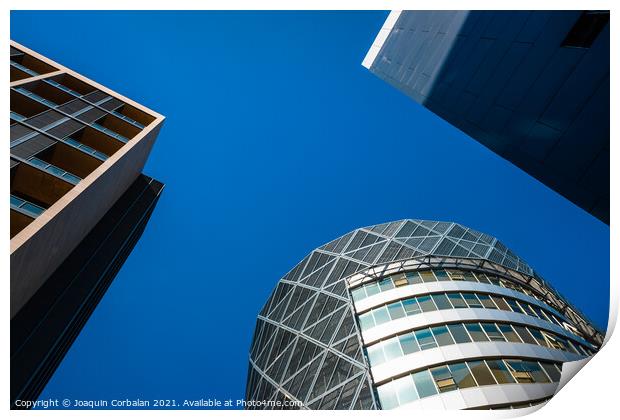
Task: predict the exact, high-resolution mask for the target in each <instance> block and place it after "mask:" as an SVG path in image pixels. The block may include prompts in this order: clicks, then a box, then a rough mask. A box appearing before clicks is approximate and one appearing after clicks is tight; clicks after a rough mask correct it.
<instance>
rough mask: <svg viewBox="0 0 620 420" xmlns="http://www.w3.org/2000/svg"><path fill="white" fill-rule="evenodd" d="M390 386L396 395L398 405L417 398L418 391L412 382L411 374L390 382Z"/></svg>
mask: <svg viewBox="0 0 620 420" xmlns="http://www.w3.org/2000/svg"><path fill="white" fill-rule="evenodd" d="M392 384H393V385H392V386H393V389H394V391H395V392H396V395H397V397H398V403H399V405H405V404H407V403H409V402H411V401H415V400H417V399H418V398H419V397H418V392H417V391H416V389H415V385H414V384H413V378H412V377H411V375H407V376H405V377H404V378H400V379H396V380H395V381H393V382H392Z"/></svg>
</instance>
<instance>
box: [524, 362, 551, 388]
mask: <svg viewBox="0 0 620 420" xmlns="http://www.w3.org/2000/svg"><path fill="white" fill-rule="evenodd" d="M522 363H523V366H524V367H525V369H527V370H528V371H529V372H530V374H531V375H532V377H533V378H534V382H540V383H548V382H551V381H550V380H549V378H548V377H547V374H546V373H545V372H544V371H543V370H542V368H541V367H540V365H539V364H538V362H532V361H523V362H522Z"/></svg>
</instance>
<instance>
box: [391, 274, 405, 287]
mask: <svg viewBox="0 0 620 420" xmlns="http://www.w3.org/2000/svg"><path fill="white" fill-rule="evenodd" d="M392 281H393V282H394V286H395V287H401V286H406V285H407V284H408V283H407V276H405V274H404V273H400V274H395V275H393V276H392Z"/></svg>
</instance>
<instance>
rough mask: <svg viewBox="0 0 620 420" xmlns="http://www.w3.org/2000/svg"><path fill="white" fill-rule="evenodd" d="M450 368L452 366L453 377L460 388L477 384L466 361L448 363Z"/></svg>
mask: <svg viewBox="0 0 620 420" xmlns="http://www.w3.org/2000/svg"><path fill="white" fill-rule="evenodd" d="M448 368H450V372H451V373H452V377H453V378H454V381H455V382H456V385H457V386H458V387H459V388H471V387H472V386H476V381H474V377H473V376H472V374H471V372H470V371H469V369H468V368H467V365H465V363H453V364H451V365H448Z"/></svg>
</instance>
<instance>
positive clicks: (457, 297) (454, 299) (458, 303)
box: [448, 293, 467, 308]
mask: <svg viewBox="0 0 620 420" xmlns="http://www.w3.org/2000/svg"><path fill="white" fill-rule="evenodd" d="M448 299H450V303H452V306H454V307H455V308H467V304H466V303H465V300H464V299H463V297H462V296H461V294H460V293H448Z"/></svg>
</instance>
